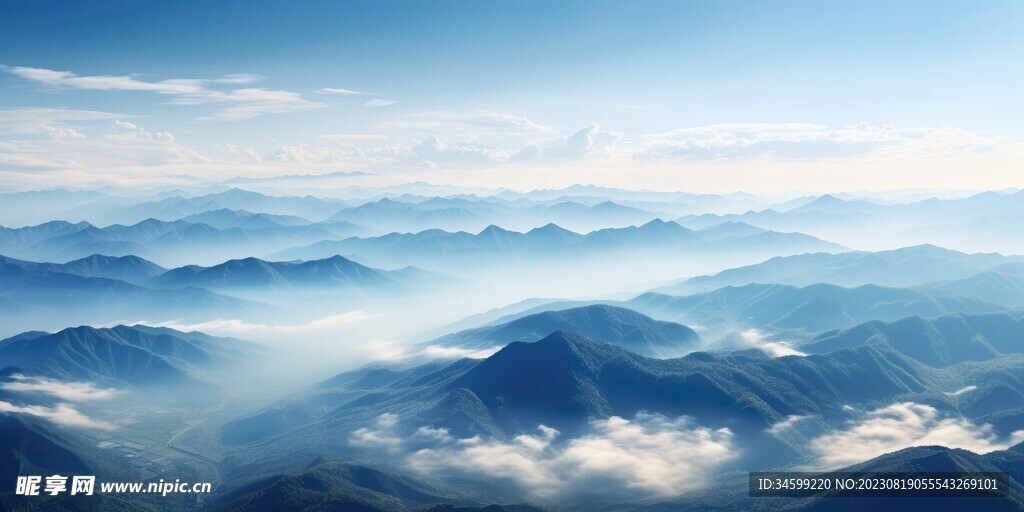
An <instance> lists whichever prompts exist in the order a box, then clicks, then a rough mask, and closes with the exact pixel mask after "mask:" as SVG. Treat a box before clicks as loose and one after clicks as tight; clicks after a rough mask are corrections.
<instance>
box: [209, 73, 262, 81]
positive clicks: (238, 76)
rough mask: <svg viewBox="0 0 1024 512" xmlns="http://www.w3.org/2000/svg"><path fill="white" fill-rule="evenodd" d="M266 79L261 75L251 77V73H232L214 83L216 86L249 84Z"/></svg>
mask: <svg viewBox="0 0 1024 512" xmlns="http://www.w3.org/2000/svg"><path fill="white" fill-rule="evenodd" d="M266 79H267V77H265V76H262V75H253V74H251V73H233V74H230V75H224V76H222V77H220V78H218V79H216V80H214V82H216V83H218V84H251V83H254V82H259V81H260V80H266Z"/></svg>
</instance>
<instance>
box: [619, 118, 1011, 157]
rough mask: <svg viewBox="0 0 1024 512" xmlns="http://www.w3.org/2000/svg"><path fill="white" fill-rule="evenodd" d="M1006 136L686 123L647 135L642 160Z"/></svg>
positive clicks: (905, 147)
mask: <svg viewBox="0 0 1024 512" xmlns="http://www.w3.org/2000/svg"><path fill="white" fill-rule="evenodd" d="M1005 142H1006V140H1005V139H1004V138H999V137H989V136H986V135H983V134H979V133H975V132H969V131H966V130H959V129H948V128H897V127H894V126H889V125H872V124H869V123H858V124H851V125H844V126H842V127H839V128H830V127H828V126H824V125H820V124H811V123H775V124H771V123H733V124H716V125H708V126H698V127H692V128H680V129H677V130H673V131H670V132H664V133H655V134H650V135H647V136H645V137H644V142H643V143H642V144H641V147H639V148H638V153H637V158H639V159H641V160H678V159H688V160H723V161H724V160H731V159H737V158H782V159H821V158H846V157H852V156H859V155H866V154H876V153H881V154H886V153H890V154H891V153H893V152H903V153H913V154H915V155H919V156H921V155H934V156H941V155H949V154H952V153H956V152H964V151H966V152H987V151H990V150H992V149H994V148H995V147H996V146H998V145H1000V144H1003V143H1005Z"/></svg>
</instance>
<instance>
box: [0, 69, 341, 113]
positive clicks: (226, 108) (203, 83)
mask: <svg viewBox="0 0 1024 512" xmlns="http://www.w3.org/2000/svg"><path fill="white" fill-rule="evenodd" d="M0 71H6V72H7V73H10V74H12V75H15V76H17V77H19V78H22V79H24V80H28V81H31V82H36V83H38V84H41V85H44V86H47V87H51V88H54V89H78V90H94V91H139V92H150V93H155V94H162V95H167V96H171V97H172V99H171V101H170V102H169V103H171V104H173V105H211V104H212V105H217V106H219V107H220V110H218V111H217V112H216V113H214V114H212V115H208V116H201V117H199V119H203V120H222V121H239V120H244V119H252V118H254V117H257V116H260V115H263V114H282V113H289V112H305V111H309V110H315V109H319V108H323V107H326V105H324V104H323V103H317V102H313V101H309V100H306V99H303V98H302V96H301V95H300V94H299V93H296V92H291V91H280V90H272V89H258V88H245V89H228V90H224V89H215V88H211V87H209V86H210V85H238V84H248V83H251V82H254V81H256V80H259V79H261V78H262V77H258V76H257V75H248V74H240V75H227V76H225V77H223V78H220V79H216V80H205V79H193V78H185V79H169V80H160V81H155V82H149V81H145V80H140V79H138V78H137V77H135V76H133V75H120V76H113V75H96V76H81V75H78V74H77V73H74V72H71V71H56V70H51V69H41V68H30V67H20V66H18V67H7V66H3V67H0Z"/></svg>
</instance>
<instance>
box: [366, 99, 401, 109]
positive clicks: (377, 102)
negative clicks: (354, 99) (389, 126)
mask: <svg viewBox="0 0 1024 512" xmlns="http://www.w3.org/2000/svg"><path fill="white" fill-rule="evenodd" d="M395 103H398V100H386V99H383V98H377V99H372V100H369V101H367V102H366V103H363V105H364V106H367V107H386V106H388V105H394V104H395Z"/></svg>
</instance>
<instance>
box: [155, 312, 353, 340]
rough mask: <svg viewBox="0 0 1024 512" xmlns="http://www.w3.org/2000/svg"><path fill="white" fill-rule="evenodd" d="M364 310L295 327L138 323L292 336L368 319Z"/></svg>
mask: <svg viewBox="0 0 1024 512" xmlns="http://www.w3.org/2000/svg"><path fill="white" fill-rule="evenodd" d="M369 316H370V315H368V314H367V313H366V311H365V310H357V311H348V312H345V313H339V314H336V315H330V316H326V317H323V318H319V319H317V320H313V321H311V322H307V323H304V324H295V325H270V324H257V323H251V322H245V321H243V320H237V319H219V320H211V321H208V322H200V323H195V324H185V323H182V322H159V323H149V322H138V323H139V324H142V325H152V326H154V327H168V328H171V329H175V330H179V331H202V332H206V333H213V334H217V335H222V336H244V335H256V334H294V333H307V332H313V331H330V330H333V329H337V328H338V327H341V326H345V325H349V324H351V323H353V322H358V321H360V320H364V319H366V318H369Z"/></svg>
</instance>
